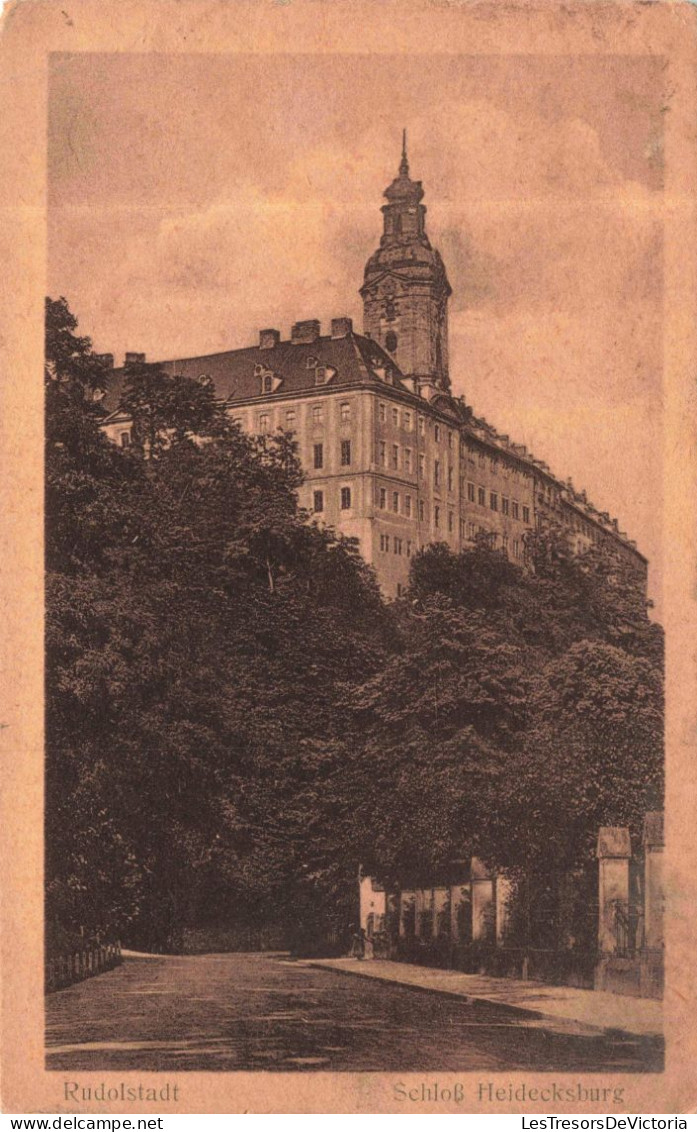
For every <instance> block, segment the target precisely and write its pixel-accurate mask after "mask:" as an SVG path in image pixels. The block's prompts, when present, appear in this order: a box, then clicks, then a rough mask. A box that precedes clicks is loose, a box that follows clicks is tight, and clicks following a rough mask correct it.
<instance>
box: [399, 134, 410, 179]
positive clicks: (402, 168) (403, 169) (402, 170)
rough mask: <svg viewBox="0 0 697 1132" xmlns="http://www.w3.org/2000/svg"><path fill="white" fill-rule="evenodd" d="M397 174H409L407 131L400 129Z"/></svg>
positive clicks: (402, 175)
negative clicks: (399, 158)
mask: <svg viewBox="0 0 697 1132" xmlns="http://www.w3.org/2000/svg"><path fill="white" fill-rule="evenodd" d="M399 174H400V176H401V177H408V176H409V161H408V159H407V131H406V129H404V130H402V160H401V161H400V163H399Z"/></svg>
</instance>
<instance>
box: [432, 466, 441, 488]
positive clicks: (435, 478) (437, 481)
mask: <svg viewBox="0 0 697 1132" xmlns="http://www.w3.org/2000/svg"><path fill="white" fill-rule="evenodd" d="M433 486H434V487H440V460H435V461H434V463H433Z"/></svg>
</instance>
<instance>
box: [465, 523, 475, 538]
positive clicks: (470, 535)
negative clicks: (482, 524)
mask: <svg viewBox="0 0 697 1132" xmlns="http://www.w3.org/2000/svg"><path fill="white" fill-rule="evenodd" d="M476 533H477V527H476V524H475V523H468V524H467V537H468V538H474V536H475V535H476Z"/></svg>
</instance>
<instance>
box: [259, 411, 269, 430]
mask: <svg viewBox="0 0 697 1132" xmlns="http://www.w3.org/2000/svg"><path fill="white" fill-rule="evenodd" d="M268 431H269V414H268V413H260V414H259V432H268Z"/></svg>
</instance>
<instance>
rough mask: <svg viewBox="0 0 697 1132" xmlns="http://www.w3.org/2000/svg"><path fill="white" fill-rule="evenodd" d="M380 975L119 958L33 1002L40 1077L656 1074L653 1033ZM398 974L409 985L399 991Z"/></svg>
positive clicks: (350, 965)
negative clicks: (40, 1032) (40, 1015)
mask: <svg viewBox="0 0 697 1132" xmlns="http://www.w3.org/2000/svg"><path fill="white" fill-rule="evenodd" d="M381 966H383V965H382V962H381V961H375V962H366V963H358V962H357V961H355V960H353V961H350V960H347V961H344V962H343V963H342V962H341V961H339V962H338V964H336V969H332V968H331V967H327V966H326V965H325V964H323V963H321V962H320V963H318V964H317V965H316V966H313V965H311V961H298V960H292V959H291V958H290V957H289V956H284V955H269V954H268V953H264V954H250V953H247V954H245V953H240V952H230V953H224V954H208V955H152V956H146V955H127V956H126V957H125V961H124V963H123V964H122V965H121V966H120V967H116V968H115V969H114V970H113V971H107V972H105V973H104V974H101V975H98V976H96V977H95V978H91V979H86V980H85V981H84V982H81V983H76V984H75V985H74V986H71V987H66V988H65V989H64V990H60V991H56V992H55V993H53V994H49V995H47V997H46V1067H47V1068H48V1069H50V1070H58V1071H67V1070H70V1071H71V1073H72V1072H78V1071H79V1072H83V1071H84V1072H104V1071H106V1070H109V1071H113V1072H138V1073H144V1072H165V1071H166V1072H179V1071H181V1070H197V1071H204V1072H210V1071H216V1070H217V1071H223V1072H231V1071H237V1070H245V1071H249V1070H269V1069H272V1070H274V1071H275V1072H278V1071H289V1072H298V1071H305V1072H307V1071H310V1072H313V1071H317V1070H331V1071H350V1072H354V1073H356V1072H372V1073H375V1072H382V1073H384V1072H398V1073H408V1072H413V1073H425V1072H431V1071H433V1072H436V1071H438V1072H457V1073H459V1072H465V1071H470V1070H477V1071H481V1072H483V1071H485V1070H486V1071H487V1072H504V1071H506V1072H576V1073H581V1072H583V1073H610V1072H619V1073H645V1072H660V1071H661V1070H662V1068H663V1063H664V1062H663V1042H662V1039H661V1038H660V1037H658V1036H656V1035H654V1034H642V1035H639V1036H637V1035H633V1034H628V1033H603V1032H601V1031H599V1030H598V1028H597V1027H591V1026H585V1025H583V1024H580V1023H578V1022H570V1021H568V1020H566V1019H564V1018H559V1019H556V1020H544V1019H542V1018H539V1017H536V1016H535V1013H534V1012H532V1011H530V1010H528V1009H518V1008H516V1007H515V1006H514V1007H509V1006H507V1005H506V1004H505V1003H504V1002H495V1001H487V1000H484V999H477V998H474V997H472V996H471V995H468V994H466V993H465V994H463V993H452V985H461V984H460V983H459V982H458V983H456V984H452V980H453V979H455V980H462V979H467V978H468V976H461V975H460V976H458V975H456V974H454V973H450V972H443V971H432V970H430V971H429V970H428V969H427V968H424V967H418V968H415V967H411V968H409V967H408V966H407V965H403V964H388V965H387V968H388V975H390V976H394V970H393V968H395V967H399V970H398V972H397V974H398V981H396V980H395V978H394V977H386V976H385V971H384V968H383V971H382V972H381V970H380V968H381ZM369 969H370V970H369ZM357 974H363V975H364V977H363V978H357V977H356V975H357ZM370 974H373V975H374V976H376V977H373V978H372V979H371V977H370ZM410 974H411V976H412V978H414V979H418V981H417V982H415V983H405V982H404V981H402V980H404V979H405V978H408V977H409V975H410ZM365 976H367V977H365ZM469 978H470V979H471V978H472V976H469ZM424 981H426V982H435V983H436V984H443V983H445V984H446V985H447V986H446V990H445V993H443V992H442V991H441V988H440V986H438V985H435V986H434V987H433V989H434V990H436V991H438V992H439V993H424V988H423V986H422V985H421V984H422V983H423V982H424ZM496 981H502V980H496ZM447 988H449V989H447ZM547 989H549V988H547ZM426 990H428V987H426ZM509 993H510V988H509Z"/></svg>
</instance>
